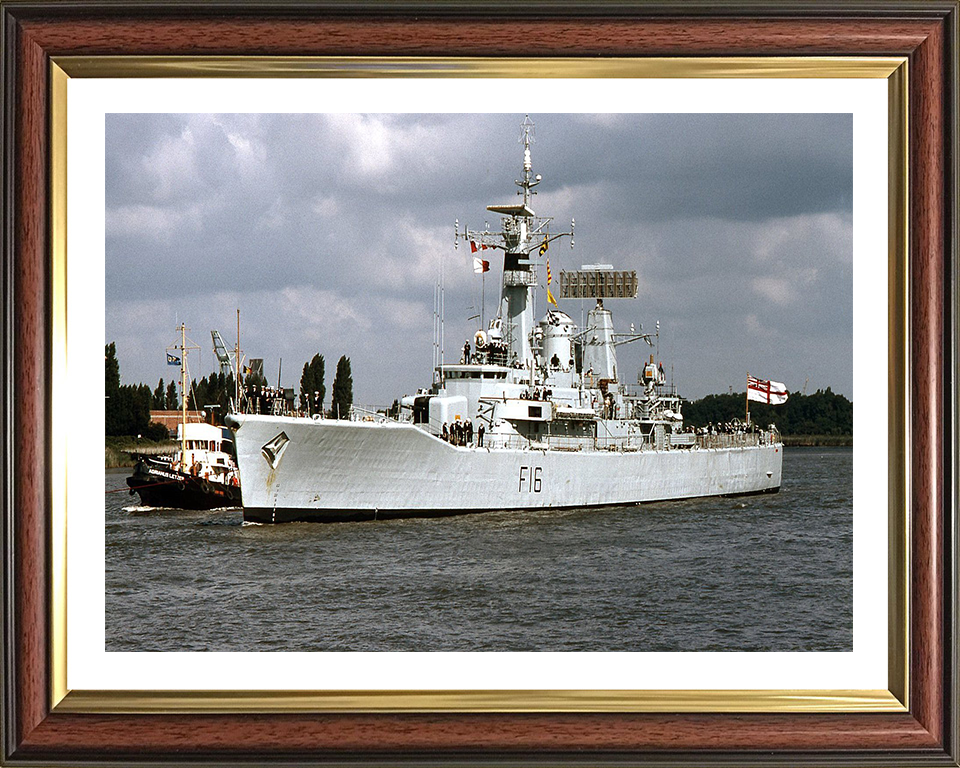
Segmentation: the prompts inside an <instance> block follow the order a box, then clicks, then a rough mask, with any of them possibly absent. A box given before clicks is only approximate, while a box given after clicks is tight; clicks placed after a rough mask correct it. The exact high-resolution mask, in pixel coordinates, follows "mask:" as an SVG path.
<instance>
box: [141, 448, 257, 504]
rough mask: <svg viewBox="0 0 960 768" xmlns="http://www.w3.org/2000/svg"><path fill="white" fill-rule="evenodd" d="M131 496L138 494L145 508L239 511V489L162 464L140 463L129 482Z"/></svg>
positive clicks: (152, 462) (149, 461)
mask: <svg viewBox="0 0 960 768" xmlns="http://www.w3.org/2000/svg"><path fill="white" fill-rule="evenodd" d="M127 485H128V486H130V494H131V495H133V494H134V493H136V494H139V496H140V501H141V503H142V504H143V505H144V506H145V507H170V508H172V509H218V508H220V507H239V506H240V488H239V487H238V486H228V485H224V484H223V483H214V482H210V481H209V480H204V479H203V478H201V477H196V476H195V475H187V474H184V473H183V472H177V471H175V470H173V469H172V468H171V467H170V466H169V465H166V464H163V463H161V462H158V461H155V460H150V459H140V460H139V461H138V462H137V466H136V467H135V468H134V470H133V474H132V475H131V476H130V477H128V478H127Z"/></svg>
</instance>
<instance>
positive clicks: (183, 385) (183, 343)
mask: <svg viewBox="0 0 960 768" xmlns="http://www.w3.org/2000/svg"><path fill="white" fill-rule="evenodd" d="M177 330H178V331H179V332H180V344H179V345H178V344H177V343H176V342H174V343H173V345H172V346H170V347H167V352H168V353H169V352H170V350H171V349H176V350H179V351H180V451H181V453H180V456H181V461H183V462H185V461H186V455H187V353H188V352H189V351H190V350H191V349H196V350H199V349H200V347H198V346H197V345H195V344H192V343H191V346H189V347H188V346H187V325H186V323H180V325H178V326H177ZM168 360H169V357H168Z"/></svg>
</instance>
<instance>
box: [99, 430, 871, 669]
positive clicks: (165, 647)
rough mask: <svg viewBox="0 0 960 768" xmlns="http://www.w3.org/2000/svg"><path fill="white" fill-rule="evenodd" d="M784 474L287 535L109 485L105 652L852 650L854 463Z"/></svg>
mask: <svg viewBox="0 0 960 768" xmlns="http://www.w3.org/2000/svg"><path fill="white" fill-rule="evenodd" d="M126 474H127V473H126V472H114V471H110V472H107V474H106V490H107V491H111V490H115V489H118V488H122V487H123V485H124V478H125V477H126ZM783 478H784V480H783V490H782V491H781V493H780V494H778V495H774V496H751V497H744V498H733V499H706V500H705V499H698V500H695V501H681V502H668V503H658V504H648V505H644V506H641V507H624V508H617V509H609V510H603V511H566V512H542V513H533V514H531V513H519V512H494V513H486V514H482V515H468V516H464V517H452V518H442V519H415V520H394V521H379V522H372V523H331V524H308V523H291V524H286V525H278V526H249V525H248V526H243V525H241V519H242V518H241V513H240V510H228V511H217V512H188V511H169V510H167V511H152V512H150V511H143V510H140V511H133V512H131V511H125V510H124V509H123V508H124V507H130V506H132V505H133V504H136V503H137V502H138V499H137V498H136V497H130V496H128V495H127V494H126V493H106V494H105V498H106V585H107V594H106V647H107V650H108V651H198V650H213V651H349V650H355V651H361V650H362V651H377V650H383V651H387V650H390V651H404V650H418V651H419V650H437V651H441V650H442V651H454V650H459V651H489V650H502V651H508V650H509V651H531V650H545V651H546V650H550V651H585V650H591V651H597V650H604V651H722V650H744V651H813V650H819V651H827V650H851V649H852V639H853V618H852V616H853V614H852V590H853V564H852V544H853V528H852V524H853V521H852V509H853V451H852V449H843V448H788V449H786V450H785V452H784V459H783Z"/></svg>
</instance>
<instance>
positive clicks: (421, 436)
mask: <svg viewBox="0 0 960 768" xmlns="http://www.w3.org/2000/svg"><path fill="white" fill-rule="evenodd" d="M234 418H235V420H236V423H237V424H238V425H239V427H238V429H237V433H236V442H237V456H238V463H239V466H240V477H241V488H242V495H243V508H244V512H243V514H244V520H246V521H249V522H258V523H279V522H290V521H298V520H299V521H335V520H364V519H381V518H387V517H418V516H440V515H458V514H468V513H475V512H486V511H492V510H534V509H544V508H547V509H564V508H581V507H583V508H589V507H604V506H622V505H630V504H640V503H644V502H652V501H663V500H668V499H686V498H696V497H703V496H733V495H746V494H758V493H773V492H776V491H778V490H779V488H780V479H781V466H782V460H783V446H782V445H781V444H779V443H773V444H769V445H759V446H749V447H736V448H716V449H702V448H694V449H678V448H673V449H669V450H662V451H657V450H649V449H648V450H643V451H623V452H621V451H603V450H584V451H560V450H539V449H528V450H511V449H493V450H489V449H486V448H463V447H455V446H452V445H450V444H448V443H446V442H444V441H442V440H439V439H438V438H436V437H433V436H431V435H429V434H427V433H425V432H423V431H421V430H420V429H418V428H417V427H415V426H413V425H411V424H400V423H371V422H350V421H333V420H320V421H313V420H311V419H305V418H282V417H274V416H237V417H234ZM278 437H279V439H278ZM271 441H272V442H271ZM264 446H269V447H268V449H267V450H266V451H265V450H264Z"/></svg>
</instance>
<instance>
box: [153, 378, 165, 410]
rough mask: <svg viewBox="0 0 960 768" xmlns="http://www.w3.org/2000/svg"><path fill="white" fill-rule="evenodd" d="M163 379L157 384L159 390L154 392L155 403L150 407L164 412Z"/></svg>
mask: <svg viewBox="0 0 960 768" xmlns="http://www.w3.org/2000/svg"><path fill="white" fill-rule="evenodd" d="M163 389H164V387H163V379H160V381H159V383H158V384H157V388H156V389H155V390H153V402H152V403H151V404H150V407H151V408H152V409H153V410H155V411H162V410H163V405H164V401H165V398H164V393H163Z"/></svg>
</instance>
